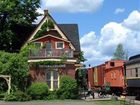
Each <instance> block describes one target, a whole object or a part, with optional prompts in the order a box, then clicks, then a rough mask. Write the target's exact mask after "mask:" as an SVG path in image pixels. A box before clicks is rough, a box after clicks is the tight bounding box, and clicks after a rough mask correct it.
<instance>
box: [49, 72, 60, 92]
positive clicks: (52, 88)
mask: <svg viewBox="0 0 140 105" xmlns="http://www.w3.org/2000/svg"><path fill="white" fill-rule="evenodd" d="M50 75H51V78H50V82H51V84H50V86H51V87H50V88H49V90H50V91H53V90H54V87H53V84H54V76H53V70H51V71H50ZM59 82H60V75H59V73H58V88H59V85H60V83H59Z"/></svg>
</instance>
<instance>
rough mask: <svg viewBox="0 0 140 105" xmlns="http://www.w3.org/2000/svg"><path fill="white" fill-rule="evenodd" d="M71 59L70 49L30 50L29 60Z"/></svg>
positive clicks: (71, 52)
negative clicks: (64, 57)
mask: <svg viewBox="0 0 140 105" xmlns="http://www.w3.org/2000/svg"><path fill="white" fill-rule="evenodd" d="M64 55H65V56H66V57H67V58H73V50H71V49H51V50H49V51H48V50H47V49H31V50H30V52H29V59H41V58H42V59H45V58H48V59H49V58H61V57H62V56H64Z"/></svg>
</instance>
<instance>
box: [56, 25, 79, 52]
mask: <svg viewBox="0 0 140 105" xmlns="http://www.w3.org/2000/svg"><path fill="white" fill-rule="evenodd" d="M58 26H59V27H60V28H61V30H62V31H63V32H64V33H65V35H66V36H67V38H68V39H69V40H70V41H71V42H72V44H73V45H74V47H75V49H76V51H78V52H79V51H81V50H80V42H79V31H78V25H77V24H58Z"/></svg>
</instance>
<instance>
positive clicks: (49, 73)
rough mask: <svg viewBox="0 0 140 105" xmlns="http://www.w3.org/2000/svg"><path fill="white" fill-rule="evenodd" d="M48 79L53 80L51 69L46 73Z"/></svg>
mask: <svg viewBox="0 0 140 105" xmlns="http://www.w3.org/2000/svg"><path fill="white" fill-rule="evenodd" d="M46 79H47V80H51V71H47V73H46Z"/></svg>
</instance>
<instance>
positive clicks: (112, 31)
mask: <svg viewBox="0 0 140 105" xmlns="http://www.w3.org/2000/svg"><path fill="white" fill-rule="evenodd" d="M139 27H140V12H138V11H133V12H131V13H130V14H129V16H128V18H127V19H124V21H122V22H121V23H117V22H110V23H107V24H105V25H104V27H102V29H101V34H100V36H99V35H96V34H95V32H89V33H87V34H86V35H84V36H83V37H82V38H81V39H80V43H81V49H82V51H84V54H85V58H86V59H87V60H88V61H87V62H86V64H91V65H97V64H101V63H103V62H105V61H106V60H109V59H111V58H112V55H113V52H114V51H115V49H116V46H117V45H118V44H119V43H122V44H123V46H124V48H125V49H126V50H127V51H128V55H129V56H132V55H135V54H138V53H140V48H139V44H140V28H139ZM97 36H98V37H97Z"/></svg>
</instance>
